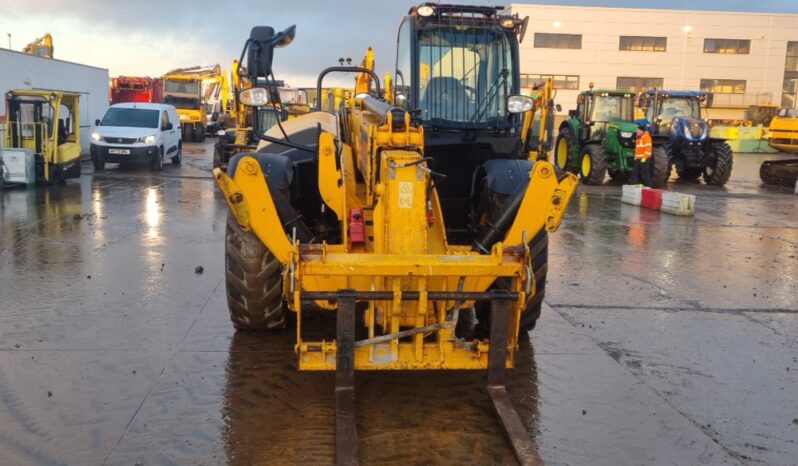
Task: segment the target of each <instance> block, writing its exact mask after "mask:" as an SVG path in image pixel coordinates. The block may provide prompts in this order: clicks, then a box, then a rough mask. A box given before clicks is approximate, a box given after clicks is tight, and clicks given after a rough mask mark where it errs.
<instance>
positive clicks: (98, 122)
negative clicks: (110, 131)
mask: <svg viewBox="0 0 798 466" xmlns="http://www.w3.org/2000/svg"><path fill="white" fill-rule="evenodd" d="M94 126H100V119H99V118H98V119H96V120H94Z"/></svg>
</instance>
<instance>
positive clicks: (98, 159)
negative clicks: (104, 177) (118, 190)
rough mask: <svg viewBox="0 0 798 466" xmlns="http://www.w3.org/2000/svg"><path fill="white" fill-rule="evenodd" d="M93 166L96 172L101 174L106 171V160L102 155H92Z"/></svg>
mask: <svg viewBox="0 0 798 466" xmlns="http://www.w3.org/2000/svg"><path fill="white" fill-rule="evenodd" d="M91 164H92V165H94V171H96V172H101V171H104V170H105V159H103V156H102V155H100V154H92V156H91Z"/></svg>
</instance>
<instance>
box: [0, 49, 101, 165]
mask: <svg viewBox="0 0 798 466" xmlns="http://www.w3.org/2000/svg"><path fill="white" fill-rule="evenodd" d="M0 69H1V70H3V73H2V74H0V90H2V91H0V92H2V93H3V94H5V92H6V91H8V90H10V89H52V90H60V91H71V92H79V93H80V94H81V96H80V141H81V148H82V151H83V153H84V154H86V153H88V151H89V143H90V141H91V138H90V135H91V127H92V125H93V124H94V120H96V119H98V118H102V116H103V114H105V111H106V110H107V109H108V70H107V69H105V68H98V67H94V66H89V65H83V64H80V63H73V62H68V61H64V60H57V59H53V58H45V57H40V56H37V55H31V54H27V53H22V52H16V51H13V50H7V49H0ZM5 106H6V103H5V98H3V99H0V146H2V145H3V144H4V141H5V134H4V131H5V125H4V121H5V115H6V107H5Z"/></svg>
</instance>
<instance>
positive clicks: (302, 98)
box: [213, 60, 315, 170]
mask: <svg viewBox="0 0 798 466" xmlns="http://www.w3.org/2000/svg"><path fill="white" fill-rule="evenodd" d="M255 81H258V77H257V76H250V75H249V74H248V71H247V68H246V67H245V66H242V65H241V64H240V63H239V61H238V60H233V66H232V72H231V80H230V82H231V83H232V89H231V92H230V94H231V95H232V100H231V102H230V107H231V116H232V117H233V120H234V121H235V129H234V130H226V131H222V130H218V131H217V133H216V134H217V135H218V136H219V140H218V141H216V144H215V145H214V149H213V167H214V168H216V167H219V168H221V169H223V170H224V169H226V168H227V162H228V161H229V160H230V158H231V157H232V156H233V155H235V154H238V153H240V152H243V151H247V150H250V151H251V150H255V149H257V142H258V139H257V137H256V136H255V134H256V133H257V132H263V131H266V130H268V129H269V128H271V127H272V126H274V125H275V124H277V122H278V121H280V122H282V121H285V120H289V119H292V118H296V117H298V116H300V115H304V114H306V113H309V112H310V105H309V104H308V92H307V91H306V90H305V89H297V88H293V87H288V86H285V85H284V83H283V82H282V81H280V82H275V84H276V85H277V94H276V95H277V96H278V97H279V99H277V100H278V101H277V102H273V101H272V100H271V98H270V100H269V101H268V102H266V103H265V104H264V105H261V106H259V107H257V108H253V107H250V106H247V105H244V104H243V103H242V102H241V100H240V99H239V95H240V93H241V92H242V91H244V90H246V89H249V88H251V87H252V84H251V83H252V82H255ZM261 81H264V80H261ZM314 91H315V89H314ZM272 97H273V96H272Z"/></svg>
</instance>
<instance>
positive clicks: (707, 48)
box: [704, 39, 751, 55]
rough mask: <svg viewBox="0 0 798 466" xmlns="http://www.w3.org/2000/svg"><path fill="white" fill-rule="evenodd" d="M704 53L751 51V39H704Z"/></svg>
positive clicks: (745, 53) (743, 52)
mask: <svg viewBox="0 0 798 466" xmlns="http://www.w3.org/2000/svg"><path fill="white" fill-rule="evenodd" d="M704 53H736V54H743V55H747V54H749V53H751V41H750V40H747V39H704Z"/></svg>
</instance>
